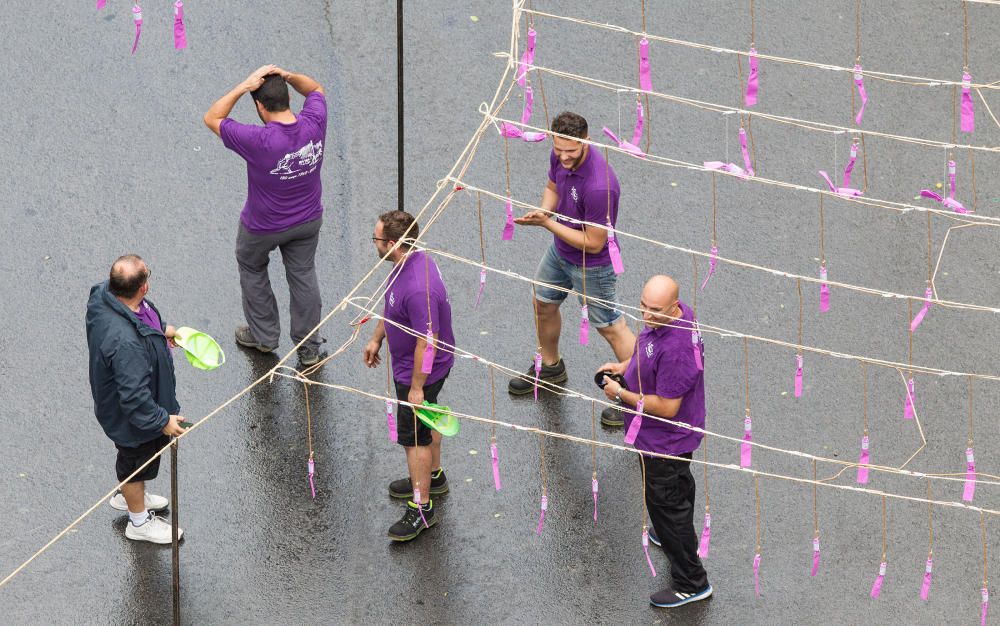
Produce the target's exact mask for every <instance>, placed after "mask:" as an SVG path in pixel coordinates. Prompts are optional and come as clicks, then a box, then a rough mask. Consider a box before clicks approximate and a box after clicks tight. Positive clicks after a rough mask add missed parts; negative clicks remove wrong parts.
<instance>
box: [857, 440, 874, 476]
mask: <svg viewBox="0 0 1000 626" xmlns="http://www.w3.org/2000/svg"><path fill="white" fill-rule="evenodd" d="M870 461H871V454H870V453H869V452H868V435H865V436H863V437H862V438H861V457H860V458H859V459H858V463H860V464H861V465H860V467H858V484H859V485H867V484H868V467H866V466H867V465H869V463H870Z"/></svg>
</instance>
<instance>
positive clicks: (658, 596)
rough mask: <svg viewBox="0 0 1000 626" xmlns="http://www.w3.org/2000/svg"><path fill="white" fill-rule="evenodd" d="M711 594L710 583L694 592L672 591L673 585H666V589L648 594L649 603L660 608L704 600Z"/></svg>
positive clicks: (670, 607) (669, 607)
mask: <svg viewBox="0 0 1000 626" xmlns="http://www.w3.org/2000/svg"><path fill="white" fill-rule="evenodd" d="M711 595H712V585H708V586H707V587H705V588H704V589H702V590H701V591H698V592H696V593H684V592H682V591H674V589H673V587H667V588H666V589H661V590H660V591H657V592H656V593H654V594H653V595H651V596H649V603H650V604H652V605H653V606H658V607H660V608H662V609H672V608H674V607H677V606H684V605H685V604H690V603H692V602H697V601H699V600H704V599H705V598H708V597H710V596H711Z"/></svg>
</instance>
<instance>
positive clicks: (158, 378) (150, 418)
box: [87, 281, 181, 448]
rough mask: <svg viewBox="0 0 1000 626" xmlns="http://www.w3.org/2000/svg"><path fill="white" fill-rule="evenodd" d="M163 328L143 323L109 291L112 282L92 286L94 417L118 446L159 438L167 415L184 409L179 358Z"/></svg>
mask: <svg viewBox="0 0 1000 626" xmlns="http://www.w3.org/2000/svg"><path fill="white" fill-rule="evenodd" d="M147 302H148V301H147ZM149 305H150V306H153V303H152V302H149ZM153 310H156V307H155V306H153ZM156 314H157V316H159V315H160V312H159V311H158V310H156ZM160 319H161V324H162V319H163V318H162V317H161V318H160ZM163 330H164V329H159V328H150V327H149V326H147V325H145V324H143V323H142V322H140V321H139V318H137V317H136V316H135V314H134V313H132V311H130V310H129V308H128V307H127V306H125V305H124V304H122V303H121V301H120V300H118V298H116V297H115V296H114V295H112V293H111V292H110V291H108V281H104V282H103V283H99V284H97V285H94V286H93V287H92V288H91V290H90V301H89V302H88V303H87V347H88V348H89V350H90V390H91V393H93V395H94V414H95V415H96V416H97V421H98V422H100V423H101V427H102V428H104V432H105V433H106V434H107V435H108V437H109V438H110V439H111V440H112V441H114V442H115V443H117V444H118V445H121V446H128V447H133V448H134V447H136V446H138V445H140V444H143V443H146V442H147V441H152V440H153V439H156V438H157V437H159V436H160V435H161V434H162V433H161V431H162V430H163V428H164V427H165V426H166V425H167V421H168V416H169V415H171V414H174V415H175V414H177V413H178V411H180V408H181V407H180V405H179V404H178V403H177V394H176V385H177V380H176V378H175V377H174V359H173V357H172V356H171V354H170V348H168V347H167V341H166V337H165V336H164V334H163Z"/></svg>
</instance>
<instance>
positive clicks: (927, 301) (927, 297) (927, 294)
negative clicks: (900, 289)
mask: <svg viewBox="0 0 1000 626" xmlns="http://www.w3.org/2000/svg"><path fill="white" fill-rule="evenodd" d="M933 297H934V291H933V290H932V289H931V288H930V287H928V288H927V289H926V290H925V291H924V306H923V308H922V309H920V312H918V313H917V314H916V316H915V317H914V318H913V321H912V322H910V332H911V333H912V332H914V331H916V330H917V327H918V326H920V322H922V321H924V316H925V315H927V310H928V309H929V308H931V298H933Z"/></svg>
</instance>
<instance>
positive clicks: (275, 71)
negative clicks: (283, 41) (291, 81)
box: [270, 65, 292, 80]
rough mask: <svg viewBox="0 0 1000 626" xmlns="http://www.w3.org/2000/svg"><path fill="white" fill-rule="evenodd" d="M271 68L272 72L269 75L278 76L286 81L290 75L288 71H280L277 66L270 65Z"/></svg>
mask: <svg viewBox="0 0 1000 626" xmlns="http://www.w3.org/2000/svg"><path fill="white" fill-rule="evenodd" d="M271 67H272V68H273V69H272V71H271V72H270V73H271V74H277V75H278V76H280V77H282V78H284V79H285V80H288V77H289V76H291V75H292V73H291V72H289V71H288V70H285V69H282V68H280V67H278V66H277V65H272V66H271Z"/></svg>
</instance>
